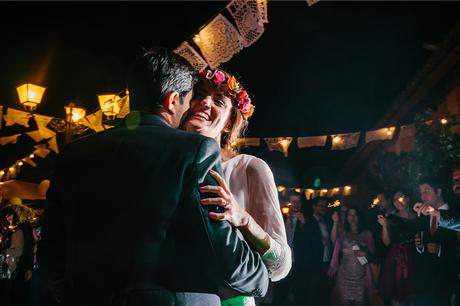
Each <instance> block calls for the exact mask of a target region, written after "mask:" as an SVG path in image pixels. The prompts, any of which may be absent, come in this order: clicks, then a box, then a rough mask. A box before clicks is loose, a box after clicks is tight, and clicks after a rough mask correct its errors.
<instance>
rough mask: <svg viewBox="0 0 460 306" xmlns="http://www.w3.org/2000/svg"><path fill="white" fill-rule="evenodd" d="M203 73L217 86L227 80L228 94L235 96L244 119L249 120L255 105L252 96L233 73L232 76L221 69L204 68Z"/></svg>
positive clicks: (237, 106)
mask: <svg viewBox="0 0 460 306" xmlns="http://www.w3.org/2000/svg"><path fill="white" fill-rule="evenodd" d="M201 75H202V76H203V77H204V78H206V79H208V80H210V81H211V82H213V83H214V84H215V85H217V86H220V85H221V84H222V83H224V82H225V81H227V83H226V84H227V88H228V91H227V94H229V95H230V96H232V97H234V98H235V100H236V102H237V105H234V106H235V107H236V108H237V109H238V110H239V111H240V112H241V114H242V115H243V117H244V119H246V120H247V119H249V117H251V116H252V114H253V113H254V105H253V104H252V101H251V98H250V97H249V95H248V93H247V92H246V90H244V89H243V88H242V86H241V85H240V83H239V82H238V81H237V80H236V78H235V77H234V76H233V75H232V76H230V75H228V74H227V73H224V72H223V71H222V70H219V69H216V70H214V71H212V70H203V71H202V72H201Z"/></svg>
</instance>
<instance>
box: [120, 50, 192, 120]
mask: <svg viewBox="0 0 460 306" xmlns="http://www.w3.org/2000/svg"><path fill="white" fill-rule="evenodd" d="M196 80H197V73H196V71H195V70H194V69H193V68H192V66H191V65H190V64H189V63H188V62H187V61H186V60H185V59H184V58H182V57H181V56H179V55H177V54H175V53H174V52H172V51H170V50H168V49H166V48H163V47H154V48H152V49H150V50H148V51H145V52H144V54H143V55H142V56H141V57H139V58H138V59H137V60H136V61H135V62H134V64H133V65H132V67H131V69H130V71H129V74H128V80H127V83H128V90H129V96H130V106H131V109H132V110H137V111H144V112H150V113H157V112H158V111H159V110H160V109H161V108H162V107H163V102H164V100H165V99H166V96H167V95H168V94H169V93H171V92H173V91H176V92H178V93H179V96H180V97H181V101H182V98H183V97H184V96H185V95H186V94H187V93H188V92H189V91H191V90H192V89H193V86H194V84H195V82H196Z"/></svg>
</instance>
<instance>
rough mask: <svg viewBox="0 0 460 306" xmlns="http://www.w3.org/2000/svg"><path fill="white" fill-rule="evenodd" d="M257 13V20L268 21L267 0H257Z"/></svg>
mask: <svg viewBox="0 0 460 306" xmlns="http://www.w3.org/2000/svg"><path fill="white" fill-rule="evenodd" d="M257 13H258V14H259V22H261V23H268V10H267V0H257Z"/></svg>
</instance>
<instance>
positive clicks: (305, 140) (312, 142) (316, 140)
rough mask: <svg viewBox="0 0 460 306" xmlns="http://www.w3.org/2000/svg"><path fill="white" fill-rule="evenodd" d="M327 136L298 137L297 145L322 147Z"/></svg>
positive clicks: (301, 146)
mask: <svg viewBox="0 0 460 306" xmlns="http://www.w3.org/2000/svg"><path fill="white" fill-rule="evenodd" d="M326 141H327V136H310V137H298V138H297V147H299V148H300V149H302V148H311V147H324V146H325V145H326Z"/></svg>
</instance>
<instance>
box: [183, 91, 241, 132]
mask: <svg viewBox="0 0 460 306" xmlns="http://www.w3.org/2000/svg"><path fill="white" fill-rule="evenodd" d="M231 110H232V100H231V98H230V97H228V96H226V95H225V94H224V93H223V92H222V91H221V90H218V89H217V88H215V86H213V85H211V84H209V83H208V82H203V83H202V84H201V86H200V87H198V88H196V89H195V96H194V97H193V98H192V101H191V102H190V110H189V113H188V117H187V120H186V122H185V130H186V131H189V132H195V133H199V134H201V135H204V136H207V137H211V138H214V139H218V137H220V135H221V133H222V131H223V129H224V128H225V127H226V126H227V125H228V124H229V123H230V114H231Z"/></svg>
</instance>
